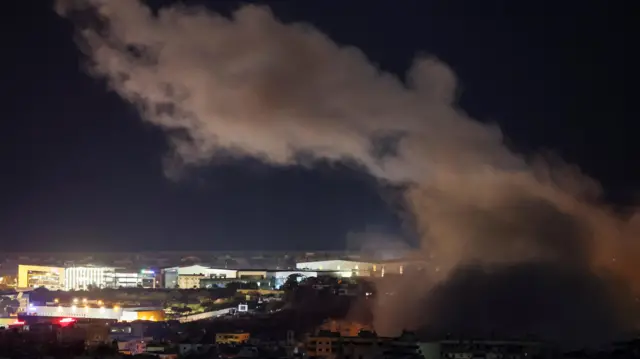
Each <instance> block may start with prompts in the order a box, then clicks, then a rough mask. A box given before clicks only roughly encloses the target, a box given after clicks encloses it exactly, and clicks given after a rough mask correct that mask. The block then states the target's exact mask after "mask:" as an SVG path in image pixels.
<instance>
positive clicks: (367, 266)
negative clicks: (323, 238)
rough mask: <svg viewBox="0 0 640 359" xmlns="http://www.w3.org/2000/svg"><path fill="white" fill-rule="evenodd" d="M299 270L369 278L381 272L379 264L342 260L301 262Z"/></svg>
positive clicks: (298, 265)
mask: <svg viewBox="0 0 640 359" xmlns="http://www.w3.org/2000/svg"><path fill="white" fill-rule="evenodd" d="M296 268H297V269H299V270H309V271H332V272H336V274H337V275H339V276H342V277H352V276H361V277H368V276H374V275H376V273H377V271H378V270H379V265H378V264H377V263H371V262H358V261H350V260H342V259H334V260H324V261H313V262H300V263H296Z"/></svg>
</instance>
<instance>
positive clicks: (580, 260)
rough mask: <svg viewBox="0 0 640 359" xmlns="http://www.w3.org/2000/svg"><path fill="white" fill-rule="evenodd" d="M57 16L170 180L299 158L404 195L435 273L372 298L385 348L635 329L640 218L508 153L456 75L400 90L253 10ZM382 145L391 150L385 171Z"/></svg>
mask: <svg viewBox="0 0 640 359" xmlns="http://www.w3.org/2000/svg"><path fill="white" fill-rule="evenodd" d="M57 11H58V12H59V13H60V14H61V15H63V16H66V17H68V18H69V19H72V20H73V21H74V22H75V23H76V25H77V26H78V29H79V31H80V34H81V36H80V40H79V44H80V48H81V49H82V50H83V51H84V52H85V54H86V55H87V56H88V58H89V60H90V62H91V64H90V74H91V75H93V76H95V77H96V78H101V79H102V78H104V79H106V80H107V81H108V85H109V87H110V88H111V89H112V90H114V91H116V92H117V93H118V94H119V95H120V96H121V97H122V98H123V99H125V100H127V101H129V102H131V103H132V104H135V105H136V106H137V107H138V108H139V109H140V112H141V114H142V117H143V118H144V120H146V121H148V122H150V123H152V124H155V125H157V126H159V127H161V128H163V129H164V130H165V131H166V133H167V135H168V138H169V139H170V141H171V144H172V149H173V151H172V153H171V155H170V160H169V161H168V163H167V169H168V171H169V172H170V173H169V174H171V175H175V174H176V173H180V171H181V169H183V168H185V167H189V166H206V165H208V164H209V163H211V161H212V160H214V159H215V158H216V156H218V155H219V154H220V153H225V154H229V153H232V154H235V155H238V156H252V157H256V158H259V159H262V160H263V161H265V162H268V163H270V164H273V165H277V166H289V165H296V164H297V162H296V159H297V155H298V154H299V153H300V152H304V153H307V154H311V155H313V157H314V158H318V159H323V160H335V161H340V160H350V161H353V160H355V161H357V162H358V163H359V164H360V165H362V166H363V167H365V168H366V169H367V170H368V171H369V172H370V173H371V174H373V175H374V176H376V177H377V178H379V179H380V181H383V182H386V183H391V184H399V185H403V186H406V188H407V189H406V203H407V208H408V209H409V211H410V212H411V215H412V217H413V218H414V220H415V223H416V225H417V230H418V231H419V233H420V235H421V238H422V243H421V248H420V252H421V255H422V257H423V258H425V259H427V258H428V259H429V260H430V263H432V266H431V270H430V271H429V273H427V274H425V275H424V276H423V275H421V276H420V277H419V278H416V277H411V276H406V277H405V278H404V279H403V280H402V281H400V282H395V283H391V284H385V288H381V289H382V290H384V291H395V292H399V293H402V292H404V293H406V295H404V296H402V297H401V296H396V298H402V299H400V300H399V302H398V303H394V302H393V301H391V302H389V299H388V298H387V299H386V300H385V301H386V302H385V301H383V300H381V303H378V306H377V311H376V313H374V314H375V318H376V319H375V320H376V323H375V324H376V329H377V330H378V331H379V332H381V333H385V332H387V333H388V332H393V331H397V330H398V329H399V328H401V327H408V328H409V329H414V328H416V327H422V326H426V327H428V328H432V329H434V330H446V331H456V330H461V331H464V330H468V331H469V332H480V331H485V332H488V331H493V330H495V331H500V330H503V331H505V332H507V333H514V332H518V333H528V332H536V333H538V334H547V335H550V336H552V337H553V338H552V339H566V338H569V339H575V340H590V339H592V338H594V337H596V335H599V334H600V333H599V331H602V332H607V333H613V332H614V331H615V330H625V329H627V328H629V326H631V325H632V324H633V323H632V321H633V316H632V315H630V312H629V308H631V307H630V306H631V305H632V303H631V302H632V300H633V296H632V295H631V293H632V292H633V291H636V292H637V290H640V287H639V286H638V284H639V283H638V281H637V279H636V277H635V276H637V273H638V270H637V269H638V266H640V261H639V260H638V259H639V258H640V256H638V253H639V252H638V245H637V241H635V239H636V237H637V235H638V233H640V230H639V229H640V217H639V216H638V215H634V216H629V217H627V218H621V217H619V216H617V215H615V214H614V213H612V211H610V210H609V209H607V208H606V207H604V206H601V205H596V203H597V201H598V196H599V187H598V185H597V183H596V182H594V181H593V180H591V179H589V178H586V177H585V176H583V175H582V174H580V172H579V171H578V170H577V169H576V168H574V167H571V166H568V165H566V164H563V163H559V161H553V162H551V161H537V162H535V163H530V162H528V161H525V159H524V158H523V157H521V156H519V155H517V154H515V153H513V152H511V151H509V150H508V149H507V148H506V147H505V146H504V144H503V135H502V133H501V131H500V129H499V128H497V127H496V126H492V125H487V124H483V123H480V122H477V121H475V120H474V119H472V118H470V117H469V116H467V115H466V114H465V113H464V112H463V111H462V109H460V108H458V107H456V103H455V100H456V96H455V95H456V91H457V79H456V76H455V74H454V73H453V72H452V70H451V69H450V68H449V67H447V65H446V64H444V63H442V62H440V61H438V60H437V59H436V58H433V57H429V56H425V57H418V58H416V59H415V61H414V63H413V65H412V67H411V68H410V69H409V70H408V72H407V74H406V80H403V79H400V78H398V77H396V76H394V75H392V74H389V73H384V72H381V71H380V70H379V69H377V68H376V66H375V65H374V64H373V63H371V62H370V61H369V60H368V59H367V57H366V56H365V55H364V54H363V53H362V52H361V51H360V50H358V49H357V48H353V47H349V46H342V45H338V44H336V43H334V42H333V41H332V40H331V39H330V38H328V37H327V36H326V35H324V34H322V33H321V32H319V31H318V30H316V29H314V28H312V27H310V26H308V25H305V24H283V23H282V22H280V21H279V20H278V19H276V18H275V17H274V16H273V15H272V14H271V12H270V11H269V9H268V8H264V7H256V6H245V7H242V8H240V9H238V10H237V11H236V12H234V13H233V15H232V16H231V17H230V18H229V17H224V16H222V15H219V14H216V13H213V12H210V11H207V10H205V9H204V8H189V7H180V6H177V7H167V8H163V9H161V10H160V11H158V12H154V11H152V10H151V9H149V8H148V7H146V6H145V5H144V4H143V3H141V2H139V1H132V0H90V1H59V2H58V4H57ZM88 14H93V15H94V16H95V15H96V14H97V16H95V18H94V19H98V18H99V19H100V21H99V22H97V21H96V22H93V21H87V17H88V16H89V15H88ZM87 24H90V25H87ZM425 50H428V49H425ZM487 85H490V84H487ZM380 138H383V139H384V138H387V139H395V141H388V142H392V144H393V146H391V147H392V148H390V149H388V150H387V151H386V153H384V155H381V153H380V151H379V150H376V146H374V142H375V141H374V139H380ZM387 286H388V288H387ZM406 298H409V299H406ZM505 298H509V303H510V304H509V305H505V304H504V303H505V302H506V301H507V300H506V299H505ZM623 311H624V312H623ZM470 322H473V323H474V324H473V325H465V323H470ZM589 323H597V324H591V325H589ZM575 328H580V329H581V330H579V331H578V330H574V329H575Z"/></svg>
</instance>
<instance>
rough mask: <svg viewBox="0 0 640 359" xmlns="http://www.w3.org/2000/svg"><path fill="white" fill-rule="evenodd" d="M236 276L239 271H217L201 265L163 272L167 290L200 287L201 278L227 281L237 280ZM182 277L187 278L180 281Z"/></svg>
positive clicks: (166, 269)
mask: <svg viewBox="0 0 640 359" xmlns="http://www.w3.org/2000/svg"><path fill="white" fill-rule="evenodd" d="M236 275H237V271H236V270H233V269H216V268H209V267H205V266H201V265H193V266H186V267H171V268H165V269H163V270H162V277H163V286H164V287H165V288H193V287H194V286H195V287H199V286H200V283H199V281H200V279H201V278H220V279H226V278H236ZM181 276H185V277H184V279H182V280H180V277H181ZM196 278H197V279H196ZM196 281H197V283H196Z"/></svg>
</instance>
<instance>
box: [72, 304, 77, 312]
mask: <svg viewBox="0 0 640 359" xmlns="http://www.w3.org/2000/svg"><path fill="white" fill-rule="evenodd" d="M76 309H78V306H76V305H72V306H71V311H72V312H74V313H75V312H76Z"/></svg>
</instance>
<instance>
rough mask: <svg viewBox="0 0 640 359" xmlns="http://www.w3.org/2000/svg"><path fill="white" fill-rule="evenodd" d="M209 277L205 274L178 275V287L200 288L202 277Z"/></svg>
mask: <svg viewBox="0 0 640 359" xmlns="http://www.w3.org/2000/svg"><path fill="white" fill-rule="evenodd" d="M205 278H207V277H206V276H205V275H204V274H184V275H179V276H178V288H182V289H191V288H200V279H205Z"/></svg>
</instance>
